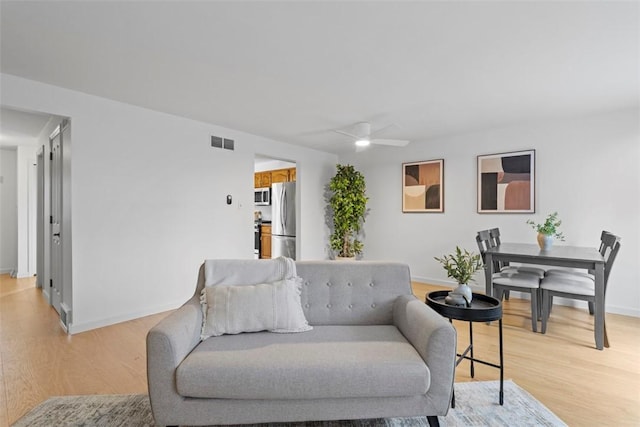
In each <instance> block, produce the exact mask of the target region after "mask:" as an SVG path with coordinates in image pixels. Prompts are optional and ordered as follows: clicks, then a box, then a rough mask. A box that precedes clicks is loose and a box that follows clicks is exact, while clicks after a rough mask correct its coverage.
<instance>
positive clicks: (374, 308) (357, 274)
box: [296, 260, 413, 326]
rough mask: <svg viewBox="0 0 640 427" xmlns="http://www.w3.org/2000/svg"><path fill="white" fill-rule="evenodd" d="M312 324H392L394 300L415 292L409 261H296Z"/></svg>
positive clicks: (305, 308) (306, 313)
mask: <svg viewBox="0 0 640 427" xmlns="http://www.w3.org/2000/svg"><path fill="white" fill-rule="evenodd" d="M296 269H297V273H298V276H300V277H302V279H303V283H302V308H303V309H304V314H305V316H306V317H307V320H308V321H309V324H311V325H313V326H315V325H391V324H393V303H394V302H395V301H396V298H397V297H398V296H399V295H413V292H412V290H411V275H410V273H409V267H408V266H407V265H406V264H401V263H397V262H386V261H364V260H363V261H357V262H338V261H333V262H330V263H329V265H327V261H296Z"/></svg>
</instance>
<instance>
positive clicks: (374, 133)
mask: <svg viewBox="0 0 640 427" xmlns="http://www.w3.org/2000/svg"><path fill="white" fill-rule="evenodd" d="M398 127H399V126H398V125H397V124H395V123H391V124H390V125H386V126H383V127H381V128H380V129H376V130H374V131H373V132H371V135H370V136H374V135H377V134H379V133H382V132H384V131H385V130H387V129H392V128H398Z"/></svg>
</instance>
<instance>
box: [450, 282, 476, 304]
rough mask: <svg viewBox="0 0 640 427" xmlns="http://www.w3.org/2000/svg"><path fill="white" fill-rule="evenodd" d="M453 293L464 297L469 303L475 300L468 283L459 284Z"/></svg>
mask: <svg viewBox="0 0 640 427" xmlns="http://www.w3.org/2000/svg"><path fill="white" fill-rule="evenodd" d="M453 293H454V294H458V295H462V296H464V297H465V299H466V300H467V302H469V303H471V300H472V299H473V293H472V292H471V288H470V287H469V285H467V284H466V283H459V284H458V287H457V288H455V289H454V290H453Z"/></svg>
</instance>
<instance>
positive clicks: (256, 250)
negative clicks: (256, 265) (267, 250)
mask: <svg viewBox="0 0 640 427" xmlns="http://www.w3.org/2000/svg"><path fill="white" fill-rule="evenodd" d="M253 234H254V240H255V243H254V245H253V258H254V259H260V222H259V221H256V222H254V223H253Z"/></svg>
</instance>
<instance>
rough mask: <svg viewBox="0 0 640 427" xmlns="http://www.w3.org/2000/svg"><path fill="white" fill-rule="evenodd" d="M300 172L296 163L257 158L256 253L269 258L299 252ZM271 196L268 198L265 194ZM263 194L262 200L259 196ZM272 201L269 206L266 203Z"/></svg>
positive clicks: (255, 163)
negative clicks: (298, 195)
mask: <svg viewBox="0 0 640 427" xmlns="http://www.w3.org/2000/svg"><path fill="white" fill-rule="evenodd" d="M297 181H298V173H297V165H296V162H295V161H291V160H283V159H276V158H273V157H269V156H264V155H256V156H255V159H254V190H255V193H256V197H254V199H255V201H256V204H255V207H254V220H255V221H254V234H255V243H254V254H255V257H256V258H261V259H269V258H276V257H279V256H286V257H289V258H293V259H296V258H297V252H298V244H297V242H298V240H299V236H298V230H299V227H298V225H299V224H298V223H299V215H298V214H297V212H299V208H298V197H297V194H298V188H297V187H298V182H297ZM267 193H268V197H267V198H265V196H264V194H267ZM258 195H260V197H258ZM265 200H268V203H265Z"/></svg>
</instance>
